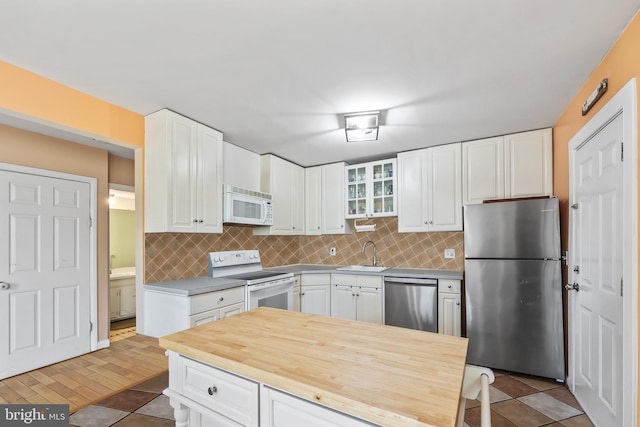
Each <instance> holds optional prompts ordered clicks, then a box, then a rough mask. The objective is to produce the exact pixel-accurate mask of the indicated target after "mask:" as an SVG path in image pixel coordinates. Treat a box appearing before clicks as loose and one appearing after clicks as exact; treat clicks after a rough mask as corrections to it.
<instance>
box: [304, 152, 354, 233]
mask: <svg viewBox="0 0 640 427" xmlns="http://www.w3.org/2000/svg"><path fill="white" fill-rule="evenodd" d="M344 168H345V163H344V162H340V163H332V164H330V165H323V166H315V167H312V168H306V169H305V193H304V196H305V203H306V204H305V231H306V234H307V235H314V234H315V235H319V234H347V233H350V232H351V230H350V228H349V227H348V225H347V222H346V220H345V215H344V191H345V187H344Z"/></svg>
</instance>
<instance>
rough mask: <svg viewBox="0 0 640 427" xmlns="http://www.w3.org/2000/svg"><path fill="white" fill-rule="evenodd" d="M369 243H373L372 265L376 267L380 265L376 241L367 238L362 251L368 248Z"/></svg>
mask: <svg viewBox="0 0 640 427" xmlns="http://www.w3.org/2000/svg"><path fill="white" fill-rule="evenodd" d="M369 243H371V244H372V245H373V263H372V264H371V265H373V266H374V267H375V266H376V265H378V259H377V257H376V243H375V242H374V241H373V240H367V241H366V242H364V245H362V253H364V251H365V250H366V249H367V245H368V244H369Z"/></svg>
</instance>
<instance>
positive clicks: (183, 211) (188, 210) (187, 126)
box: [144, 110, 222, 233]
mask: <svg viewBox="0 0 640 427" xmlns="http://www.w3.org/2000/svg"><path fill="white" fill-rule="evenodd" d="M144 169H145V180H144V185H145V231H146V232H187V233H197V232H204V233H213V232H215V233H221V232H222V221H221V219H222V134H221V133H220V132H218V131H216V130H214V129H211V128H208V127H206V126H204V125H201V124H199V123H196V122H194V121H193V120H191V119H188V118H186V117H183V116H180V115H179V114H176V113H174V112H172V111H169V110H160V111H158V112H156V113H153V114H150V115H148V116H146V117H145V167H144Z"/></svg>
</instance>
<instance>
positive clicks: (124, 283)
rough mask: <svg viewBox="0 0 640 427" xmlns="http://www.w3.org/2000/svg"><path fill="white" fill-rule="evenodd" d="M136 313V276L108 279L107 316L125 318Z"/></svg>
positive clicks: (115, 318)
mask: <svg viewBox="0 0 640 427" xmlns="http://www.w3.org/2000/svg"><path fill="white" fill-rule="evenodd" d="M135 315H136V278H135V277H127V278H122V279H111V280H109V318H110V319H111V320H119V319H126V318H129V317H134V316H135Z"/></svg>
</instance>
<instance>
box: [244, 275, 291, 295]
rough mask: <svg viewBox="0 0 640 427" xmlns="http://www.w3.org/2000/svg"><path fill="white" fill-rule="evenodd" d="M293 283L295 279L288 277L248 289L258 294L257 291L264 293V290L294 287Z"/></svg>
mask: <svg viewBox="0 0 640 427" xmlns="http://www.w3.org/2000/svg"><path fill="white" fill-rule="evenodd" d="M293 282H294V280H293V278H292V277H288V278H286V279H278V280H274V281H272V282H268V283H263V284H260V285H249V286H248V289H249V292H257V291H262V290H264V289H271V288H277V287H279V286H287V285H289V284H291V285H293Z"/></svg>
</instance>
